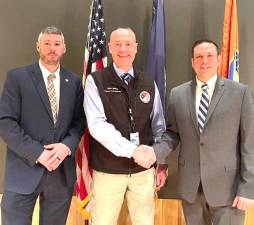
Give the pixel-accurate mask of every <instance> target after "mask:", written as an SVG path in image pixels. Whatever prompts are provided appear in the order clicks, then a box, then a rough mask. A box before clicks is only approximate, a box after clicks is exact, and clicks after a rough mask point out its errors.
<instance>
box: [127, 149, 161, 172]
mask: <svg viewBox="0 0 254 225" xmlns="http://www.w3.org/2000/svg"><path fill="white" fill-rule="evenodd" d="M132 157H133V158H134V161H135V162H136V163H137V164H139V165H140V166H142V167H144V168H147V169H149V168H150V167H151V166H152V165H153V164H154V163H155V161H156V156H155V153H154V150H153V148H152V147H150V146H148V145H140V146H138V147H137V148H135V149H134V151H133V154H132Z"/></svg>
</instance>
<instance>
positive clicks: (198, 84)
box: [196, 74, 218, 89]
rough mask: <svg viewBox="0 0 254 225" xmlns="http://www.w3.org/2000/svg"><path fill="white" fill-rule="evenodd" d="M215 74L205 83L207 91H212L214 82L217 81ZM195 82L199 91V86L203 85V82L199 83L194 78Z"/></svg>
mask: <svg viewBox="0 0 254 225" xmlns="http://www.w3.org/2000/svg"><path fill="white" fill-rule="evenodd" d="M217 76H218V75H217V74H215V75H214V76H213V77H212V78H210V80H208V81H207V82H206V84H207V87H208V89H210V88H211V89H214V87H215V84H216V81H217ZM196 82H197V88H200V89H201V86H202V85H203V84H204V82H202V81H200V80H199V79H198V78H197V76H196Z"/></svg>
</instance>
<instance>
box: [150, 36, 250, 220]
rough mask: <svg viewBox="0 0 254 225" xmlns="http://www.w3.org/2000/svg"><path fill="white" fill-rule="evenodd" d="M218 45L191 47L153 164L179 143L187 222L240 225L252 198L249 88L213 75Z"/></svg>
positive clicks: (207, 42)
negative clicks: (187, 74) (186, 77)
mask: <svg viewBox="0 0 254 225" xmlns="http://www.w3.org/2000/svg"><path fill="white" fill-rule="evenodd" d="M220 62H221V57H220V55H219V54H218V46H217V44H216V43H214V42H213V41H210V40H199V41H197V42H195V43H194V45H193V48H192V67H193V69H194V71H195V73H196V77H195V78H194V79H193V80H192V81H190V82H187V83H184V84H182V85H180V86H178V87H176V88H173V89H172V91H171V93H170V97H169V105H168V111H167V130H166V132H165V133H164V135H163V138H162V140H161V142H160V143H158V144H155V145H154V146H153V147H154V150H155V154H156V158H157V162H158V163H162V162H164V161H165V158H166V157H167V155H168V154H169V153H170V152H171V151H173V150H174V149H175V148H176V147H177V146H178V144H180V152H179V159H178V178H179V180H178V192H179V194H180V196H181V197H182V199H183V210H184V215H185V219H186V223H187V225H210V224H213V225H241V224H244V210H246V209H248V208H250V207H251V206H252V205H253V200H252V199H254V104H253V96H252V93H251V90H250V89H249V88H248V87H247V86H246V85H243V84H240V83H237V82H234V81H230V80H226V79H223V78H221V77H220V76H218V75H217V70H218V67H219V65H220Z"/></svg>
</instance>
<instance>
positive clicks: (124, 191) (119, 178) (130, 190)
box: [91, 168, 155, 225]
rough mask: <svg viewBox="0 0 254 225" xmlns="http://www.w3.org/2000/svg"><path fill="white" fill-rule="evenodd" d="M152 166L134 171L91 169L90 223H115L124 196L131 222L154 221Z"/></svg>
mask: <svg viewBox="0 0 254 225" xmlns="http://www.w3.org/2000/svg"><path fill="white" fill-rule="evenodd" d="M154 174H155V172H154V168H151V169H148V170H145V171H143V172H139V173H135V174H131V175H130V174H128V175H127V174H108V173H103V172H98V171H94V173H93V191H92V192H93V196H92V200H91V211H92V219H91V224H92V225H117V221H118V216H119V212H120V210H121V207H122V204H123V200H124V198H125V197H126V199H127V205H128V209H129V212H130V217H131V221H132V224H133V225H154V190H155V181H154V177H155V175H154Z"/></svg>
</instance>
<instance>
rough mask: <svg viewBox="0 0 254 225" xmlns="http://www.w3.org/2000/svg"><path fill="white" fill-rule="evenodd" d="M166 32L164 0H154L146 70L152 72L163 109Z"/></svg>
mask: <svg viewBox="0 0 254 225" xmlns="http://www.w3.org/2000/svg"><path fill="white" fill-rule="evenodd" d="M165 41H166V33H165V16H164V4H163V0H153V12H152V26H151V30H150V41H149V46H148V56H147V64H146V71H147V72H148V73H149V74H151V76H152V77H153V79H154V80H155V82H156V85H157V87H158V89H159V93H160V97H161V102H162V106H163V109H164V110H165V95H166V66H165V63H166V61H165V56H166V44H165Z"/></svg>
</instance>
